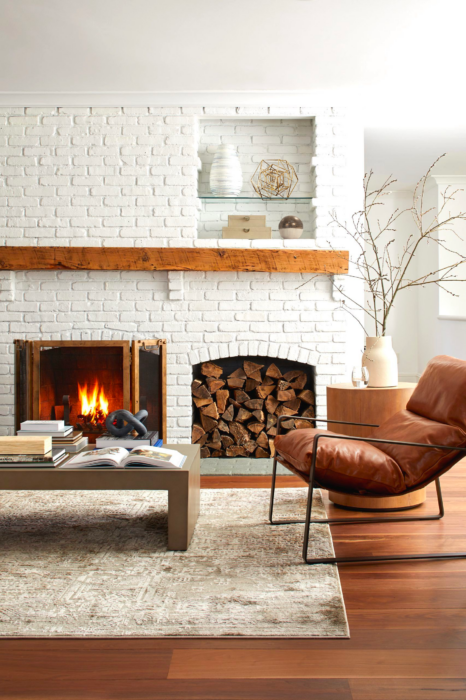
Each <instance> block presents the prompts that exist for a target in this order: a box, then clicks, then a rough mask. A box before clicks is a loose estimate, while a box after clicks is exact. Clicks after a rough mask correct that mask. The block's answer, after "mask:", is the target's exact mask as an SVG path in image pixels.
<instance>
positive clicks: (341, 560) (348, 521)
mask: <svg viewBox="0 0 466 700" xmlns="http://www.w3.org/2000/svg"><path fill="white" fill-rule="evenodd" d="M289 418H290V416H280V417H279V418H278V421H277V435H279V434H280V428H281V423H282V422H283V421H284V420H287V419H289ZM300 420H307V421H309V422H312V423H313V424H314V427H315V425H316V422H322V423H335V420H333V421H330V420H328V419H325V418H302V417H300ZM338 423H340V424H346V425H359V426H364V427H370V428H377V427H378V426H377V425H372V424H370V423H352V422H350V421H338ZM320 438H326V439H337V440H358V441H359V442H370V443H372V444H374V443H385V444H389V445H405V446H407V447H427V448H433V449H441V450H453V451H454V452H463V453H466V447H447V446H446V445H427V444H424V443H419V442H401V441H399V440H380V439H378V438H363V437H353V436H350V435H328V434H326V433H317V434H316V435H315V436H314V442H313V452H312V460H311V468H310V471H309V482H307V480H306V478H305V476H306V475H305V474H302V475H301V474H298V471H297V470H296V472H293V473H295V474H296V475H297V476H300V478H302V479H303V481H305V483H308V484H309V489H308V497H307V508H306V519H305V520H274V519H273V506H274V497H275V486H276V478H277V457H278V455H277V452H275V455H274V459H273V472H272V489H271V493H270V507H269V521H270V523H271V525H296V524H300V523H303V524H304V541H303V552H302V556H303V560H304V562H305V563H306V564H356V563H361V564H362V563H366V564H367V563H368V562H377V561H399V560H402V561H404V560H407V559H408V560H409V559H464V558H466V552H448V553H430V554H395V555H382V554H380V555H375V556H367V557H366V556H360V557H337V556H334V557H323V558H322V557H319V558H310V557H309V556H308V550H309V533H310V526H311V525H314V524H327V525H355V524H356V525H359V524H363V523H386V522H392V523H400V522H409V521H418V520H440V519H441V518H443V516H444V515H445V509H444V506H443V498H442V490H441V488H440V479H439V477H437V478H435V479H432V480H431V481H435V486H436V490H437V500H438V505H439V513H438V514H437V515H421V516H408V517H406V516H397V517H389V518H380V517H374V518H360V517H358V518H325V519H322V520H313V519H312V518H311V516H312V498H313V493H314V489H315V488H325V487H321V486H320V485H319V484H318V483H317V481H316V480H315V469H316V463H317V446H318V442H319V439H320ZM284 466H286V465H284ZM445 471H447V470H445ZM427 483H431V482H425V483H423V484H421V485H420V486H417V487H416V488H412V489H408V490H407V491H404V492H403V493H408V492H412V491H417V490H418V489H420V488H423V487H424V486H426V485H427ZM335 490H336V489H335ZM394 495H396V494H394ZM374 496H375V497H377V494H371V497H374ZM384 497H386V495H385V496H384Z"/></svg>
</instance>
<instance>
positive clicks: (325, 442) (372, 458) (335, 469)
mask: <svg viewBox="0 0 466 700" xmlns="http://www.w3.org/2000/svg"><path fill="white" fill-rule="evenodd" d="M316 434H319V435H338V433H332V432H330V431H327V430H319V429H312V430H306V429H304V430H293V431H291V432H289V433H287V434H286V435H278V436H277V437H276V438H275V447H276V450H277V452H278V454H279V458H280V456H281V457H282V458H283V459H282V460H280V461H282V463H283V462H288V463H289V464H291V465H292V466H293V467H294V468H295V469H297V470H298V471H300V472H302V473H303V474H309V472H310V469H311V460H312V452H313V442H314V436H315V435H316ZM339 437H342V438H343V437H344V436H343V435H341V436H339ZM317 450H318V451H317V464H316V473H315V478H316V481H317V482H318V483H319V484H320V485H321V486H324V487H325V488H328V489H334V490H341V491H347V492H353V493H360V494H366V493H377V494H395V493H402V492H403V491H404V490H405V489H406V487H405V482H404V479H403V473H402V471H401V469H400V467H399V466H398V464H397V463H396V461H395V460H394V459H393V458H392V457H390V456H389V455H388V454H386V453H385V452H382V451H381V450H379V449H377V447H374V446H373V445H372V444H371V443H369V442H361V441H359V440H335V439H334V438H332V439H325V438H321V439H320V440H319V442H318V446H317ZM285 466H286V464H285Z"/></svg>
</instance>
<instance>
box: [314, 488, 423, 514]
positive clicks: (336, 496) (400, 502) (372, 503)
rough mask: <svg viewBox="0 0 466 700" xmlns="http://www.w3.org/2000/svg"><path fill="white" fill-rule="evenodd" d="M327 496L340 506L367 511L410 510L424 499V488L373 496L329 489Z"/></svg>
mask: <svg viewBox="0 0 466 700" xmlns="http://www.w3.org/2000/svg"><path fill="white" fill-rule="evenodd" d="M328 497H329V499H330V500H331V501H332V503H334V504H335V505H337V506H340V508H349V509H351V510H368V511H378V512H387V511H398V510H411V509H412V508H417V507H418V506H420V505H422V504H423V503H424V501H425V500H426V490H425V488H424V489H418V491H412V492H411V493H406V494H404V495H402V496H382V497H379V498H374V497H372V496H355V495H349V494H346V493H335V491H329V492H328Z"/></svg>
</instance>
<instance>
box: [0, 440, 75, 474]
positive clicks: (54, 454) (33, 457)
mask: <svg viewBox="0 0 466 700" xmlns="http://www.w3.org/2000/svg"><path fill="white" fill-rule="evenodd" d="M66 456H67V455H66V452H65V450H64V449H63V448H60V447H55V448H53V447H52V438H51V437H47V436H46V437H40V436H39V437H38V436H35V435H31V436H18V435H17V436H16V437H0V468H1V467H3V468H5V467H8V468H9V469H11V468H13V467H18V468H30V467H58V465H59V464H61V463H62V462H63V460H64V459H65V458H66Z"/></svg>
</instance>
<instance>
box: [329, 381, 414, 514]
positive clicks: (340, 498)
mask: <svg viewBox="0 0 466 700" xmlns="http://www.w3.org/2000/svg"><path fill="white" fill-rule="evenodd" d="M415 387H416V384H412V383H411V382H400V383H399V384H398V386H392V387H387V388H384V389H380V388H370V387H366V388H365V389H357V388H356V387H354V386H353V385H352V384H332V385H330V386H328V387H327V418H328V419H329V420H332V422H331V423H328V430H332V431H333V432H334V433H342V434H343V435H354V436H355V437H370V435H371V434H372V431H373V430H374V428H363V427H359V426H356V425H344V424H343V425H342V424H341V423H338V420H343V421H354V422H355V423H375V424H376V425H381V424H382V423H383V422H384V421H386V420H387V419H388V418H390V416H393V414H394V413H397V412H398V411H401V410H402V409H403V408H406V404H407V403H408V401H409V398H410V396H411V394H412V393H413V391H414V389H415ZM333 421H334V422H333ZM328 495H329V499H330V500H331V501H332V502H333V503H335V504H336V505H339V506H343V507H345V508H354V509H356V510H409V509H410V508H416V507H417V506H419V505H421V503H424V501H425V500H426V490H425V489H419V490H418V491H414V492H413V493H408V494H406V495H404V496H387V497H378V498H372V497H370V496H355V495H346V494H342V493H335V492H334V491H329V492H328Z"/></svg>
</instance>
